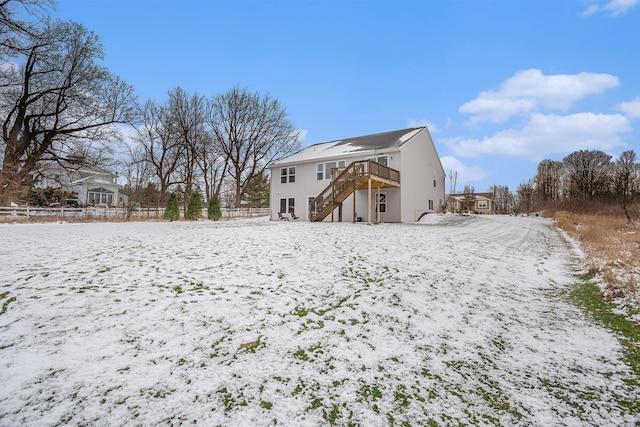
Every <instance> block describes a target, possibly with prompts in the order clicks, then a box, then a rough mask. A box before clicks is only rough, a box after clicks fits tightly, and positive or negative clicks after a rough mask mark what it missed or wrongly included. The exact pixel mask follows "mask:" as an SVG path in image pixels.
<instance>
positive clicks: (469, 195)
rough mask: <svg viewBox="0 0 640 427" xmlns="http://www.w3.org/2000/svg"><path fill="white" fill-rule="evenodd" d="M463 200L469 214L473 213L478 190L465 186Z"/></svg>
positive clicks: (471, 186)
mask: <svg viewBox="0 0 640 427" xmlns="http://www.w3.org/2000/svg"><path fill="white" fill-rule="evenodd" d="M462 199H463V203H464V205H465V207H466V208H467V212H471V210H472V206H473V204H474V203H475V201H476V190H475V188H473V185H469V184H467V185H465V186H464V191H463V192H462Z"/></svg>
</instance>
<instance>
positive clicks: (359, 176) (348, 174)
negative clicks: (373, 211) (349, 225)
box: [309, 160, 400, 222]
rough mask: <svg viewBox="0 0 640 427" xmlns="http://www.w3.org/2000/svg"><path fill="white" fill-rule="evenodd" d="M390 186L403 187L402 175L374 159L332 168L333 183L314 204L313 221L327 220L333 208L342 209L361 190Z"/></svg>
mask: <svg viewBox="0 0 640 427" xmlns="http://www.w3.org/2000/svg"><path fill="white" fill-rule="evenodd" d="M390 187H400V172H399V171H397V170H395V169H391V168H390V167H387V166H384V165H381V164H379V163H376V162H374V161H373V160H360V161H355V162H352V163H351V164H350V165H349V166H347V167H346V168H333V169H331V184H329V185H328V186H327V187H326V188H325V189H324V190H322V192H321V193H320V194H318V196H317V197H316V198H314V199H313V201H312V202H311V205H310V207H309V209H310V220H311V221H314V222H318V221H322V220H324V219H325V218H326V217H327V216H329V214H331V212H333V211H334V209H336V208H342V202H344V201H345V200H346V199H347V198H348V197H349V196H350V195H351V194H353V192H354V191H356V190H358V189H361V188H390Z"/></svg>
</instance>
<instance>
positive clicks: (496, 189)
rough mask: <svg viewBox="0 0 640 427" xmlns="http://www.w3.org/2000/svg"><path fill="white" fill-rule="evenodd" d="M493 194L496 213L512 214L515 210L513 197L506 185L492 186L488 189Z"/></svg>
mask: <svg viewBox="0 0 640 427" xmlns="http://www.w3.org/2000/svg"><path fill="white" fill-rule="evenodd" d="M489 191H491V192H492V193H493V199H494V202H495V205H496V213H502V214H504V213H513V212H514V211H515V209H516V200H515V196H514V195H513V193H512V192H511V190H509V187H508V186H506V185H492V186H491V187H490V189H489Z"/></svg>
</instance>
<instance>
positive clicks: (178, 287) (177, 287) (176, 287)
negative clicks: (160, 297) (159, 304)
mask: <svg viewBox="0 0 640 427" xmlns="http://www.w3.org/2000/svg"><path fill="white" fill-rule="evenodd" d="M173 290H174V292H175V293H177V294H181V293H183V292H184V291H183V290H182V286H180V285H177V286H174V287H173Z"/></svg>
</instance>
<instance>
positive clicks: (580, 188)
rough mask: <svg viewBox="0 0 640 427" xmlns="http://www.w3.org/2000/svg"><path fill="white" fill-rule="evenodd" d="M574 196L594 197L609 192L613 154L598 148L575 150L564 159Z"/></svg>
mask: <svg viewBox="0 0 640 427" xmlns="http://www.w3.org/2000/svg"><path fill="white" fill-rule="evenodd" d="M562 162H563V164H564V167H565V170H566V174H567V179H568V180H569V184H570V186H571V187H570V192H571V195H572V196H574V197H575V196H582V197H586V198H589V199H593V198H594V197H595V196H597V195H598V194H602V193H605V192H607V190H608V185H609V174H610V171H611V166H612V163H611V156H610V155H608V154H605V153H603V152H602V151H598V150H580V151H574V152H573V153H571V154H569V155H568V156H567V157H565V158H564V159H563V160H562Z"/></svg>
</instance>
